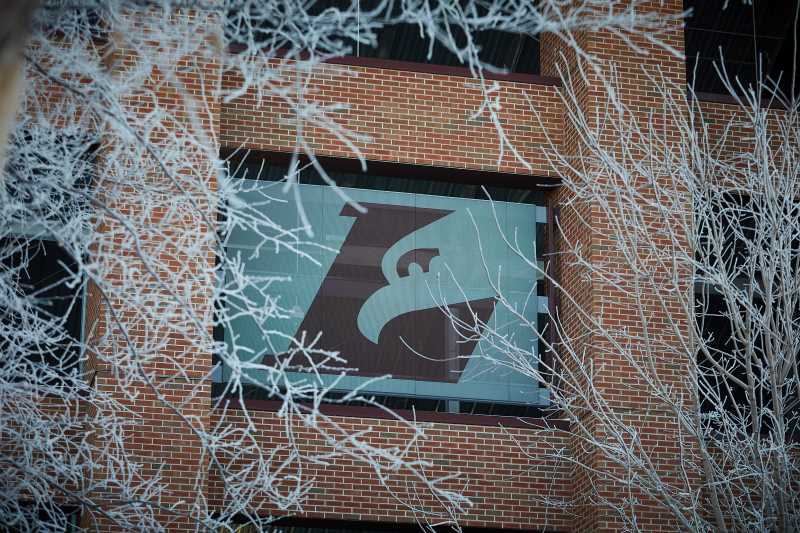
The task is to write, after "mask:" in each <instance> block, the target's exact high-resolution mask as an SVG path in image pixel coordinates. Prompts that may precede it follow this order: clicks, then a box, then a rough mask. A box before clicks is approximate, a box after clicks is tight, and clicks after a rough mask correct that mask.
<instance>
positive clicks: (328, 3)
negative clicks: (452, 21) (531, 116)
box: [232, 0, 540, 74]
mask: <svg viewBox="0 0 800 533" xmlns="http://www.w3.org/2000/svg"><path fill="white" fill-rule="evenodd" d="M355 2H358V3H357V4H356V3H355ZM356 6H357V8H358V9H355V10H354V7H356ZM375 6H376V2H374V1H373V0H318V1H316V2H314V3H313V5H312V6H311V7H310V8H308V13H309V15H311V16H323V17H325V16H327V15H330V16H328V17H327V19H326V20H327V21H328V23H329V24H330V23H332V22H331V21H339V19H338V15H336V16H334V14H336V11H334V9H338V10H340V11H347V12H348V13H350V15H353V16H354V18H353V19H348V22H349V23H348V24H346V27H347V31H345V30H344V29H343V28H341V27H338V28H336V29H330V28H329V32H328V33H329V37H330V38H331V40H332V42H336V43H339V44H341V43H344V44H346V45H348V46H349V47H350V53H349V56H350V57H358V58H364V59H371V60H388V61H402V62H405V63H409V64H411V63H422V64H428V65H440V66H444V67H464V66H465V65H464V63H463V62H462V61H461V60H460V59H459V58H458V57H457V56H456V54H454V53H452V52H451V51H450V50H448V49H447V48H446V47H445V46H443V45H442V44H441V43H439V42H435V43H434V44H433V48H432V49H431V46H430V45H431V41H430V39H429V38H428V37H427V35H424V32H422V31H421V28H420V26H419V25H417V24H412V23H401V22H391V21H390V22H387V23H386V24H385V25H384V26H382V27H380V28H378V29H377V30H373V31H374V32H375V34H376V44H375V45H374V46H371V45H368V44H365V43H364V42H363V39H359V38H358V37H362V38H363V37H364V34H365V31H366V27H367V24H366V22H367V15H366V13H368V12H369V10H370V9H374V8H375ZM394 7H395V10H396V9H397V8H398V6H397V5H395V6H394ZM381 16H382V15H377V18H378V19H380V18H381ZM370 17H375V16H374V15H372V16H370ZM362 18H363V19H364V22H365V23H364V25H363V26H362V25H361V24H359V21H360V20H361V19H362ZM390 18H391V17H390ZM394 18H395V20H396V19H397V17H394ZM234 19H235V17H234ZM354 21H355V22H354ZM370 21H371V22H374V21H375V18H371V19H370ZM280 22H281V20H280V17H266V18H264V20H258V21H251V23H255V24H257V26H256V27H254V28H253V29H252V37H254V39H255V41H256V42H257V43H264V44H265V46H271V47H281V46H286V44H287V43H286V42H285V41H284V40H283V38H282V36H281V33H280V32H279V31H278V29H279V28H278V27H277V25H278V24H280ZM273 24H275V25H276V27H273ZM233 26H234V27H233V28H232V31H233V33H234V36H233V39H234V41H236V40H237V39H238V40H242V39H244V38H245V37H246V34H247V33H249V32H250V31H251V30H250V27H249V25H244V24H238V25H237V24H234V25H233ZM354 26H355V31H353V27H354ZM337 32H338V33H340V35H337ZM450 32H452V34H453V36H454V39H455V41H456V43H457V45H458V46H464V45H465V44H466V36H465V35H464V34H463V31H462V30H461V29H460V27H458V26H456V25H452V26H450ZM472 39H473V42H474V43H475V45H476V46H477V47H478V48H479V57H480V59H481V60H482V61H483V62H484V63H487V64H489V65H492V66H494V67H496V68H500V69H504V70H506V71H508V72H510V73H516V74H538V73H539V72H540V70H539V40H538V39H537V38H536V37H533V36H530V35H523V34H519V33H511V32H506V31H500V30H496V29H485V30H480V31H475V32H473V35H472ZM317 45H318V46H321V48H322V49H326V46H330V45H331V43H327V44H326V43H317ZM429 51H430V57H429ZM409 70H413V65H409Z"/></svg>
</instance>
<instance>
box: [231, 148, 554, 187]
mask: <svg viewBox="0 0 800 533" xmlns="http://www.w3.org/2000/svg"><path fill="white" fill-rule="evenodd" d="M220 158H222V159H229V158H230V159H231V161H232V163H233V164H234V166H235V165H236V164H238V163H240V162H242V161H243V160H245V159H246V160H249V161H261V160H262V159H263V160H266V161H267V162H269V163H275V164H288V163H289V162H290V161H291V158H292V154H291V153H289V152H271V151H264V150H250V149H247V148H232V147H223V148H221V149H220ZM316 158H317V160H318V161H319V162H320V164H321V165H322V166H323V167H324V168H326V169H330V170H334V171H340V172H352V173H360V172H361V163H360V162H359V161H358V160H357V159H352V158H344V157H330V156H320V155H318V156H316ZM307 162H308V157H307V156H305V155H301V156H300V163H301V164H305V163H307ZM367 171H368V172H369V173H370V174H377V175H381V176H388V177H400V178H409V179H414V178H416V179H427V180H434V181H443V182H451V183H464V184H468V185H490V186H498V187H511V188H519V189H533V188H537V187H546V188H555V187H556V186H558V185H559V184H560V183H561V180H560V179H559V178H555V177H550V176H541V175H535V174H514V173H510V172H494V171H489V170H474V169H469V168H451V167H439V166H430V165H412V164H409V163H399V162H394V161H377V160H373V159H371V160H368V161H367Z"/></svg>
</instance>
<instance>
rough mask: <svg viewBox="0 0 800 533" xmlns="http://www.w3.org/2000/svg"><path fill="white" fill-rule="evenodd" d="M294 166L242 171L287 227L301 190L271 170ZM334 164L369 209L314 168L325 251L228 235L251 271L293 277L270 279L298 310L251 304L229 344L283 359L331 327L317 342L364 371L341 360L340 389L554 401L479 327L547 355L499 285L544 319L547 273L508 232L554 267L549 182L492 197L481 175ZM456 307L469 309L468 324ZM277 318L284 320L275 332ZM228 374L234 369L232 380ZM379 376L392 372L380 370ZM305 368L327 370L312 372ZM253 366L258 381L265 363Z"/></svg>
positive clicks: (441, 399) (301, 376) (257, 198)
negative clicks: (543, 189)
mask: <svg viewBox="0 0 800 533" xmlns="http://www.w3.org/2000/svg"><path fill="white" fill-rule="evenodd" d="M255 168H259V167H258V166H256V167H255ZM255 168H251V169H250V170H251V171H254V170H255ZM284 172H285V170H284V169H282V168H280V167H274V168H271V169H267V170H266V171H262V173H261V176H260V177H261V178H262V179H259V180H250V178H249V177H247V176H248V175H250V176H252V175H255V174H256V172H252V173H250V174H248V173H245V172H241V173H240V175H243V176H244V177H238V178H237V179H244V180H248V183H247V184H246V189H247V191H248V192H247V193H246V194H244V195H243V196H242V198H241V200H244V201H246V202H248V203H250V204H251V205H256V204H258V205H262V204H264V200H265V199H266V198H269V199H270V202H269V204H268V206H269V207H268V208H269V209H270V216H271V218H272V219H273V220H274V221H275V222H277V223H278V224H280V225H281V227H283V228H285V229H288V228H297V227H299V226H300V225H301V219H300V215H299V213H298V208H297V203H296V201H295V200H294V198H293V196H292V195H291V193H289V194H288V195H287V194H284V193H283V192H282V187H283V183H282V182H279V181H271V180H270V179H269V178H274V179H280V177H281V176H282V175H283V173H284ZM265 177H266V178H267V179H264V178H265ZM332 177H333V178H334V179H335V180H336V182H337V184H339V186H340V187H341V188H342V190H343V192H345V193H346V194H347V195H348V196H349V197H350V198H352V199H353V200H355V201H356V202H358V203H359V204H360V205H362V206H363V207H364V208H366V210H367V211H366V212H365V213H360V212H359V211H358V210H357V209H355V208H354V207H353V206H352V205H349V204H348V203H346V202H345V200H344V199H343V198H342V196H341V195H340V194H337V192H336V191H335V190H334V189H333V188H332V187H329V186H327V185H323V184H321V183H322V182H321V180H320V179H319V177H318V176H315V175H313V174H310V173H306V174H304V175H303V176H302V178H301V180H300V181H301V183H300V185H299V191H300V193H301V198H302V204H303V207H304V209H305V211H306V213H307V215H308V218H309V221H310V223H311V225H312V227H313V228H314V231H315V240H316V242H317V243H318V244H320V245H322V246H324V249H323V248H315V247H312V248H308V249H307V250H308V253H309V254H310V255H311V256H312V257H313V258H314V259H315V260H316V261H317V263H318V264H314V262H313V261H310V260H308V259H303V258H301V257H298V256H297V255H296V254H295V253H292V252H290V251H288V250H285V249H278V250H276V249H275V248H274V247H261V248H258V246H257V245H258V242H259V238H258V237H257V236H256V235H253V234H250V233H248V232H247V231H242V230H234V231H232V232H231V233H230V234H229V235H227V236H226V238H225V244H226V253H227V254H228V255H229V256H235V257H238V259H239V260H240V261H241V263H242V264H243V265H244V270H245V271H246V272H247V273H248V274H251V275H253V276H256V277H258V276H263V277H265V278H267V277H273V276H281V277H285V278H288V279H291V281H287V282H284V283H274V284H273V285H272V286H271V290H270V296H272V297H275V298H277V299H278V301H279V302H280V305H281V306H282V307H283V308H284V309H285V310H287V313H286V314H287V318H285V319H282V320H273V321H272V322H271V323H270V324H264V323H259V322H258V320H259V319H258V317H255V316H251V315H246V314H242V315H240V316H238V317H237V318H236V319H235V320H234V321H233V322H232V323H231V326H230V327H229V328H227V329H226V330H225V331H224V334H223V335H222V336H223V338H224V340H225V343H226V346H227V348H228V350H234V349H236V350H237V354H239V357H242V358H247V359H248V360H251V361H256V362H263V363H265V364H270V362H272V361H273V360H274V359H273V358H275V357H276V356H277V357H280V354H282V353H284V352H286V351H287V350H288V349H289V348H290V343H291V339H292V338H300V336H302V335H303V333H304V332H305V334H306V338H313V337H314V336H316V335H317V334H318V333H320V334H321V337H320V340H319V342H318V344H317V347H319V348H323V349H326V350H332V351H336V352H339V353H340V354H341V356H342V357H344V358H345V359H346V360H347V364H346V365H344V366H346V367H347V368H350V369H351V370H349V371H348V372H347V376H346V377H344V378H341V376H340V375H339V373H340V371H339V369H338V368H337V366H338V365H336V364H333V365H332V368H331V369H330V373H329V374H328V373H326V374H323V375H322V377H321V380H322V382H321V383H319V385H323V386H325V385H329V384H330V383H333V382H334V381H336V383H337V384H336V387H335V390H341V391H346V390H351V389H352V388H355V387H360V386H361V387H364V388H363V389H362V390H363V392H364V394H367V395H376V396H379V397H382V398H383V397H385V398H404V399H416V400H417V402H415V405H416V406H417V407H418V408H419V407H420V405H421V404H420V403H419V400H427V401H432V402H434V403H437V402H438V403H441V404H442V405H445V407H444V409H446V410H453V406H454V405H456V406H458V410H459V411H462V410H463V409H464V406H465V405H472V409H473V410H474V409H475V405H477V404H478V403H484V404H485V403H489V404H508V405H538V406H541V405H543V404H546V403H547V393H546V389H544V388H542V387H541V386H540V384H539V383H537V382H535V381H534V380H531V379H530V378H529V377H526V376H523V375H521V374H520V373H518V372H516V371H514V370H512V369H510V368H509V367H508V366H506V365H504V364H503V362H505V361H508V359H507V356H506V355H504V354H503V353H502V352H501V351H499V350H497V349H496V348H493V347H492V346H491V345H490V343H488V342H486V341H485V340H481V339H480V338H479V337H480V335H479V333H483V332H484V330H485V328H492V329H494V330H496V331H497V332H499V333H500V334H501V335H504V336H505V337H506V338H507V339H509V341H510V342H512V343H513V344H515V345H516V346H519V347H520V348H522V349H524V350H528V351H529V352H532V353H533V354H534V355H535V356H537V357H538V353H539V351H540V348H539V344H540V343H539V341H538V336H537V332H536V331H534V330H532V329H531V328H529V327H527V326H526V325H524V324H522V323H520V321H519V320H517V319H515V317H514V313H512V312H511V311H510V310H509V309H507V308H506V307H504V306H502V305H499V304H498V303H497V292H496V288H497V289H499V290H501V291H502V293H503V294H504V295H505V297H506V298H507V299H508V300H510V302H511V303H512V305H513V306H514V307H515V308H516V311H517V312H518V313H520V314H522V315H523V316H524V317H525V318H526V319H527V320H529V321H530V323H532V324H535V325H537V327H538V328H539V329H540V330H541V329H542V328H543V327H544V325H545V324H544V322H545V318H546V317H547V308H548V298H547V296H546V292H545V291H544V289H543V282H542V275H541V273H540V272H539V271H538V269H537V268H533V267H531V266H530V265H528V264H526V262H525V261H524V260H522V259H521V258H520V257H519V256H518V255H517V254H515V253H514V252H513V251H512V250H511V248H510V247H509V246H508V245H507V244H506V243H505V242H504V240H503V234H505V235H506V236H507V237H508V238H509V240H511V241H514V240H516V242H518V243H519V244H520V246H521V247H522V250H523V251H524V252H525V254H526V256H527V257H529V258H536V259H537V261H538V266H539V268H540V269H541V268H543V267H544V257H543V255H544V252H545V250H544V248H545V243H544V239H543V236H544V235H545V233H546V232H545V231H544V229H545V227H546V224H547V209H546V207H545V205H544V202H543V197H542V194H541V193H539V192H536V191H535V190H525V189H509V188H500V187H495V188H490V189H488V191H489V194H490V195H491V197H492V201H489V200H488V199H487V197H486V194H485V193H484V192H483V190H482V189H481V188H480V186H478V185H467V184H459V183H450V182H441V181H433V180H425V179H417V178H414V179H411V178H402V177H388V176H377V175H364V174H347V173H332ZM493 285H494V286H493ZM252 298H253V299H254V300H257V299H258V296H257V295H256V294H253V295H252ZM228 305H236V303H235V302H228ZM443 306H447V307H448V308H449V310H450V312H451V313H452V314H453V316H455V317H457V319H458V321H459V322H460V327H459V328H454V327H453V325H452V324H451V322H450V320H449V318H448V316H447V315H446V313H445V312H444V311H443V309H442V307H443ZM267 330H273V331H274V333H273V334H271V335H265V333H264V332H265V331H267ZM233 339H236V341H235V343H234V342H233ZM498 361H499V362H500V364H497V362H498ZM533 364H536V362H533ZM353 369H354V370H353ZM228 375H229V371H228V370H227V369H224V368H223V369H222V371H221V373H220V375H218V380H220V381H226V380H227V377H228ZM378 376H388V377H387V378H386V379H382V380H378V381H371V380H373V378H375V377H378ZM294 377H295V378H296V379H298V380H309V379H316V378H312V377H311V375H309V374H308V373H302V372H298V373H297V374H296V376H294ZM247 379H248V380H251V381H252V382H257V381H258V379H259V376H258V372H255V371H254V372H251V373H250V374H248V375H247ZM365 383H368V384H367V385H366V386H365ZM454 402H455V403H454Z"/></svg>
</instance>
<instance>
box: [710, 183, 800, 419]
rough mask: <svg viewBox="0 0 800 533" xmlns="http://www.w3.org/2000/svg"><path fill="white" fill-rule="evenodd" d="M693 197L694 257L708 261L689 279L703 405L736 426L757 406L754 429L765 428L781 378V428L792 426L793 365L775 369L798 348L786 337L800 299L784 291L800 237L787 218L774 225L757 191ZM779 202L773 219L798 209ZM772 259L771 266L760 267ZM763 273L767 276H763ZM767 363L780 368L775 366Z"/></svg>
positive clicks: (798, 260)
mask: <svg viewBox="0 0 800 533" xmlns="http://www.w3.org/2000/svg"><path fill="white" fill-rule="evenodd" d="M695 201H696V202H698V206H699V207H698V209H697V211H696V222H697V224H698V230H699V237H700V238H699V246H700V247H701V249H700V250H698V251H697V255H696V258H697V260H698V262H699V263H700V264H701V265H707V266H706V267H705V268H702V267H701V268H698V269H697V272H696V275H697V277H698V279H697V282H696V283H695V320H696V321H697V326H698V330H699V331H700V334H701V336H702V338H703V346H704V347H705V351H704V350H702V349H700V348H698V355H697V357H698V360H697V363H698V369H699V373H700V375H699V381H700V383H699V388H700V390H699V392H700V408H701V412H704V413H707V414H712V413H713V414H714V416H713V417H712V419H711V420H712V424H718V423H719V416H718V415H720V414H722V413H725V414H727V415H728V418H729V420H732V421H734V422H735V423H736V426H737V427H736V429H737V430H739V431H745V432H747V431H750V430H751V420H752V418H751V414H754V413H755V414H756V415H758V416H757V417H756V418H757V419H758V420H759V423H760V424H761V427H760V431H762V432H768V431H770V430H771V427H773V425H774V420H775V419H774V418H772V417H771V416H770V413H769V412H768V411H769V410H771V409H772V408H773V404H772V398H773V393H774V390H773V385H777V384H778V383H783V387H784V388H783V389H780V387H778V390H779V394H780V396H781V398H782V402H781V403H782V408H783V415H784V422H785V423H786V424H787V427H786V428H785V430H786V431H787V433H791V432H797V431H798V428H800V401H798V398H797V394H796V391H797V382H796V378H795V377H792V376H793V375H794V374H795V369H794V368H791V369H789V370H788V376H786V377H785V378H781V377H779V374H776V373H773V372H778V373H780V372H783V371H784V369H786V368H787V363H788V366H791V367H793V366H794V365H792V364H791V363H792V361H796V359H797V357H798V355H799V354H798V351H797V347H796V345H795V344H793V343H792V342H791V339H792V338H794V333H793V332H796V331H797V325H798V324H800V307H798V304H797V301H796V300H795V299H793V298H785V297H784V294H783V293H785V292H788V293H790V294H791V293H794V288H793V287H794V284H793V283H792V281H791V279H790V278H792V277H793V276H795V275H796V272H797V268H798V266H800V242H798V239H797V238H796V235H794V234H793V233H791V232H792V231H793V230H792V229H791V227H790V226H786V227H785V229H778V228H780V227H781V224H780V223H775V222H774V221H773V217H774V216H775V215H776V214H777V213H776V212H775V210H774V207H773V208H772V209H770V210H769V211H767V212H764V205H762V203H761V202H760V200H759V197H757V196H754V197H749V196H746V195H741V194H733V193H723V194H718V195H713V196H710V197H705V198H702V197H697V198H695ZM783 208H784V209H786V211H785V212H784V213H782V214H781V215H780V218H778V220H781V218H782V217H786V219H793V218H796V217H797V215H798V213H797V210H798V207H797V206H796V204H792V203H791V202H786V203H785V204H784V206H783ZM773 230H775V231H773ZM782 231H783V232H785V233H784V234H781V232H782ZM787 236H788V237H789V238H788V239H786V237H787ZM773 239H775V240H776V241H775V242H783V241H784V239H786V240H787V241H790V242H791V244H790V245H788V246H787V247H786V248H785V249H784V250H783V252H785V253H786V254H788V257H787V256H786V255H783V253H781V254H779V256H778V257H774V254H771V249H772V248H771V247H772V246H773V242H771V241H772V240H773ZM787 258H789V259H790V260H789V261H788V262H787V261H786V259H787ZM773 260H774V261H775V265H774V269H771V268H770V267H766V268H764V267H765V264H766V263H769V262H772V261H773ZM784 269H788V274H789V275H788V276H787V271H786V270H784ZM769 274H771V275H773V276H774V277H773V279H772V280H769V279H766V276H767V275H769ZM719 277H722V278H723V279H725V280H726V293H723V292H722V287H720V286H719V285H717V284H716V283H718V282H715V279H719ZM787 282H788V283H789V287H787V285H786V283H787ZM787 289H788V290H787ZM768 304H769V305H771V306H772V311H771V312H770V310H769V309H768V307H767V305H768ZM775 317H780V318H778V319H777V320H776V319H775ZM787 339H788V340H789V342H786V341H787ZM772 364H775V368H776V369H778V368H781V370H773V369H772ZM721 369H724V371H723V370H721ZM726 373H727V374H728V375H726ZM776 376H778V377H776ZM737 381H739V382H742V383H745V384H748V386H747V387H742V386H741V385H740V384H739V383H737Z"/></svg>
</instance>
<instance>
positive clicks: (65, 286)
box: [0, 239, 83, 374]
mask: <svg viewBox="0 0 800 533" xmlns="http://www.w3.org/2000/svg"><path fill="white" fill-rule="evenodd" d="M0 262H1V263H2V266H0V269H1V270H2V275H4V276H10V277H11V278H13V279H12V280H8V286H12V287H15V289H16V291H17V294H16V297H18V298H20V300H22V301H27V302H28V303H31V304H32V311H33V313H28V312H26V311H23V310H22V309H21V308H17V307H16V306H14V305H10V306H8V307H6V308H4V309H3V310H2V317H1V318H2V320H1V324H2V327H3V328H5V329H6V331H5V333H4V334H3V335H2V336H0V352H2V353H3V354H6V356H8V355H9V354H11V353H12V351H15V350H22V353H23V354H24V358H25V359H26V360H27V361H29V362H30V363H33V364H35V365H42V364H43V365H47V366H48V367H49V368H50V369H53V370H55V371H56V372H57V373H59V374H68V373H70V372H72V371H73V370H76V369H77V367H78V363H79V360H80V345H79V342H80V340H81V333H82V324H83V320H82V319H83V289H82V286H81V285H74V284H72V283H71V281H72V276H73V272H74V271H75V261H74V259H73V258H72V257H71V256H70V255H69V254H68V253H67V252H66V251H65V250H64V249H63V248H62V247H60V246H59V245H58V244H57V243H55V242H53V241H50V240H30V241H29V240H27V239H19V240H18V239H6V240H3V241H0ZM20 305H22V304H20ZM11 359H12V360H13V359H14V358H13V357H12V358H11ZM0 364H2V363H0Z"/></svg>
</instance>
